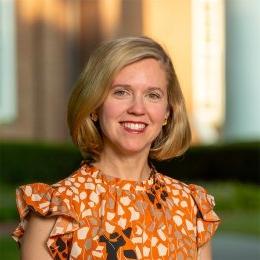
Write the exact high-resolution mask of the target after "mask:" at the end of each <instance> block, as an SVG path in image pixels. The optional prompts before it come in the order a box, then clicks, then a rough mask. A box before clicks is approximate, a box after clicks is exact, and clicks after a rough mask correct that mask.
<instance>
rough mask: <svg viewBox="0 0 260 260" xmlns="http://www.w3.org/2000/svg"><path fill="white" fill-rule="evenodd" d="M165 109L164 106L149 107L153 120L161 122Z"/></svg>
mask: <svg viewBox="0 0 260 260" xmlns="http://www.w3.org/2000/svg"><path fill="white" fill-rule="evenodd" d="M166 111H167V109H166V108H164V107H153V108H152V109H151V115H152V118H153V120H154V121H155V122H158V123H159V124H161V123H163V121H164V119H165V116H166Z"/></svg>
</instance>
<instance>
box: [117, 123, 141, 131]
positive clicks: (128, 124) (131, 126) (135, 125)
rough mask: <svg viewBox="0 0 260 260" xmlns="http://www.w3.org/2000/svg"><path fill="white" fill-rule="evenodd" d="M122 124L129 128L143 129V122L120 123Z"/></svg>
mask: <svg viewBox="0 0 260 260" xmlns="http://www.w3.org/2000/svg"><path fill="white" fill-rule="evenodd" d="M122 125H123V126H124V127H126V128H129V129H131V130H143V129H144V128H145V124H141V123H138V124H135V123H122Z"/></svg>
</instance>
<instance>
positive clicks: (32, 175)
mask: <svg viewBox="0 0 260 260" xmlns="http://www.w3.org/2000/svg"><path fill="white" fill-rule="evenodd" d="M0 158H1V159H0V160H1V162H0V165H1V176H0V178H1V179H0V182H2V183H3V182H4V183H10V184H16V185H18V184H23V183H30V182H46V183H53V182H56V181H57V180H60V179H63V178H65V177H67V176H68V175H70V174H71V173H72V171H73V170H75V169H76V168H77V167H78V166H79V164H80V161H81V155H80V153H79V151H78V150H77V149H76V148H75V147H73V146H72V145H70V144H45V143H22V142H13V143H7V142H6V143H0Z"/></svg>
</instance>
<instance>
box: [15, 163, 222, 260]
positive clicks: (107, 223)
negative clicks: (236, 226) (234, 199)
mask: <svg viewBox="0 0 260 260" xmlns="http://www.w3.org/2000/svg"><path fill="white" fill-rule="evenodd" d="M17 207H18V210H19V214H20V218H21V222H20V224H19V226H18V227H17V228H16V230H15V231H14V232H13V237H14V239H15V240H16V241H18V242H19V239H20V238H21V237H22V236H23V234H24V232H26V224H27V220H26V216H27V215H28V214H29V213H30V212H31V211H33V212H35V213H36V214H38V215H40V216H45V217H56V218H57V220H56V222H55V225H54V227H53V228H52V230H51V232H50V235H49V237H48V240H47V241H46V243H47V247H48V248H49V252H50V254H51V256H52V257H53V259H87V260H90V259H108V260H114V259H147V260H148V259H149V260H150V259H156V260H158V259H167V260H170V259H197V254H198V248H199V247H201V246H202V245H203V244H205V243H206V242H207V241H208V240H209V239H210V238H211V237H212V236H213V234H214V233H215V231H216V229H217V227H218V225H219V221H220V220H219V218H218V216H217V215H216V214H215V213H214V211H213V207H214V198H213V197H212V196H210V195H208V194H207V193H206V191H205V189H203V188H202V187H200V186H197V185H193V184H191V185H186V184H184V183H182V182H180V181H177V180H175V179H172V178H170V177H167V176H165V175H163V174H161V173H158V172H154V174H152V175H151V176H150V178H149V179H147V180H144V181H132V180H124V179H120V178H116V177H112V176H108V175H105V174H104V173H103V172H101V171H100V170H98V169H97V168H95V167H94V166H92V165H88V164H83V165H82V166H81V167H80V168H79V169H78V170H77V171H75V172H74V173H73V174H72V175H71V176H70V177H68V178H66V179H64V180H62V181H60V182H58V183H56V184H54V185H51V186H49V185H47V184H43V183H34V184H30V185H24V186H21V187H20V188H18V189H17Z"/></svg>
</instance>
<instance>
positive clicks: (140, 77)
mask: <svg viewBox="0 0 260 260" xmlns="http://www.w3.org/2000/svg"><path fill="white" fill-rule="evenodd" d="M126 81H127V82H129V83H132V84H147V85H149V84H151V85H156V86H157V87H166V85H167V76H166V72H165V68H164V66H163V64H162V63H161V62H160V61H158V60H156V59H153V58H147V59H142V60H140V61H136V62H134V63H131V64H129V65H126V66H125V67H124V68H122V69H121V70H120V71H119V72H118V73H117V74H116V75H115V77H114V79H113V81H112V83H113V84H120V83H124V82H126Z"/></svg>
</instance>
